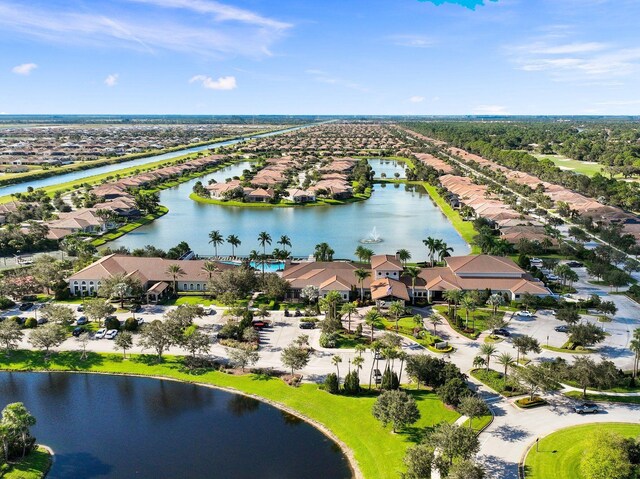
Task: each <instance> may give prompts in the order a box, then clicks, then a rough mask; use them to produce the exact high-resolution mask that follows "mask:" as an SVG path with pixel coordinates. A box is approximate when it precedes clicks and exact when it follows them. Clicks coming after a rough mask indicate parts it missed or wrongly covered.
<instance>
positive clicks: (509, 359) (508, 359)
mask: <svg viewBox="0 0 640 479" xmlns="http://www.w3.org/2000/svg"><path fill="white" fill-rule="evenodd" d="M496 362H497V363H498V364H500V365H501V366H502V367H504V379H505V380H506V379H507V372H508V370H509V368H512V367H514V366H515V365H516V360H515V359H513V356H512V355H511V354H509V353H502V354H500V356H498V359H496Z"/></svg>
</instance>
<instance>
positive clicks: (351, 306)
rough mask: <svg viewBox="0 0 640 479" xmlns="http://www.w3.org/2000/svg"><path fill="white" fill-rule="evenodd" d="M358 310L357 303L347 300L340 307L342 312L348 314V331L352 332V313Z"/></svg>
mask: <svg viewBox="0 0 640 479" xmlns="http://www.w3.org/2000/svg"><path fill="white" fill-rule="evenodd" d="M357 312H358V307H357V306H356V303H351V302H347V303H344V304H343V305H342V306H341V307H340V314H342V315H346V316H347V318H348V319H347V331H349V332H351V315H352V314H355V313H357Z"/></svg>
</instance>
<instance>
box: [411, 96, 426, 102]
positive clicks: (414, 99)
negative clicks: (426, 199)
mask: <svg viewBox="0 0 640 479" xmlns="http://www.w3.org/2000/svg"><path fill="white" fill-rule="evenodd" d="M424 100H425V98H424V97H423V96H417V95H416V96H412V97H411V98H409V101H410V102H411V103H422V102H423V101H424Z"/></svg>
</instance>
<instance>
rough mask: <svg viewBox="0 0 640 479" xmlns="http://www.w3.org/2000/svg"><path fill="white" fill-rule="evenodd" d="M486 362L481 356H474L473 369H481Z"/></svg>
mask: <svg viewBox="0 0 640 479" xmlns="http://www.w3.org/2000/svg"><path fill="white" fill-rule="evenodd" d="M486 363H487V362H486V361H485V360H484V358H483V357H482V356H476V357H475V358H473V367H474V368H476V369H477V368H481V367H482V366H484V365H485V364H486Z"/></svg>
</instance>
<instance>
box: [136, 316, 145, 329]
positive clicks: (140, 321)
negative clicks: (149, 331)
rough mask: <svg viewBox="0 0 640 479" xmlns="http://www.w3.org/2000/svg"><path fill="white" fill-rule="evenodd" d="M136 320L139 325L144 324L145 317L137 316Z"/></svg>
mask: <svg viewBox="0 0 640 479" xmlns="http://www.w3.org/2000/svg"><path fill="white" fill-rule="evenodd" d="M136 321H138V327H140V326H142V325H143V324H144V318H136Z"/></svg>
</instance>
